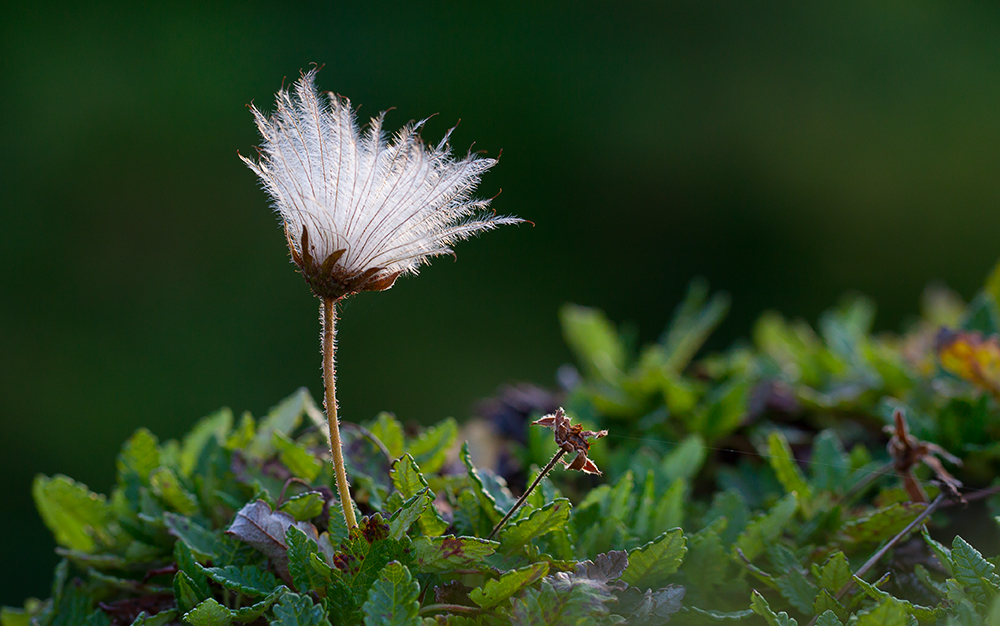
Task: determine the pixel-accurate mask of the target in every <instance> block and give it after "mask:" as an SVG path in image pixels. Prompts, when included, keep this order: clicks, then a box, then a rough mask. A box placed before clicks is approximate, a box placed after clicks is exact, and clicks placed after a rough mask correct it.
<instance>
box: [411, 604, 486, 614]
mask: <svg viewBox="0 0 1000 626" xmlns="http://www.w3.org/2000/svg"><path fill="white" fill-rule="evenodd" d="M482 612H483V610H482V609H481V608H479V607H475V606H465V605H462V604H428V605H427V606H422V607H420V614H421V615H428V614H430V613H465V614H466V615H476V614H478V613H482Z"/></svg>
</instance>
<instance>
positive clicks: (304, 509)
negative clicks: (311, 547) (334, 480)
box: [278, 491, 325, 522]
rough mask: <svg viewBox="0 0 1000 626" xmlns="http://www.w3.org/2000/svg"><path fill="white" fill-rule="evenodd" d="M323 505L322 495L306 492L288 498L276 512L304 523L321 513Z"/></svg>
mask: <svg viewBox="0 0 1000 626" xmlns="http://www.w3.org/2000/svg"><path fill="white" fill-rule="evenodd" d="M324 503H325V500H324V499H323V494H321V493H320V492H318V491H307V492H306V493H300V494H298V495H297V496H294V497H292V498H289V499H288V500H286V501H285V502H284V503H283V504H282V505H281V506H279V507H278V510H279V511H281V512H282V513H288V514H289V515H291V516H292V517H294V518H295V520H296V521H299V522H306V521H309V520H311V519H313V518H315V517H319V516H320V514H321V513H323V504H324Z"/></svg>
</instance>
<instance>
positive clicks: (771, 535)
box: [736, 492, 798, 561]
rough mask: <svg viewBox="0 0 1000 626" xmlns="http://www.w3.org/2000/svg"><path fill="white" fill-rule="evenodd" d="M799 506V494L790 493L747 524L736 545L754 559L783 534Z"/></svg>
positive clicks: (751, 559) (750, 558) (745, 554)
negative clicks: (765, 512)
mask: <svg viewBox="0 0 1000 626" xmlns="http://www.w3.org/2000/svg"><path fill="white" fill-rule="evenodd" d="M797 508H798V496H797V495H796V494H795V492H792V493H789V494H788V495H786V496H785V497H783V498H782V499H781V500H779V501H778V502H777V504H775V505H774V506H773V507H772V508H771V510H770V511H768V512H767V514H765V515H764V516H762V517H758V518H757V519H755V520H753V521H752V522H750V523H749V524H748V525H747V528H746V530H744V531H743V532H742V533H741V534H740V536H739V537H738V538H737V539H736V547H737V548H739V549H740V550H742V552H743V555H744V556H745V557H746V558H747V559H749V560H750V561H753V560H754V559H755V558H757V557H758V556H759V555H760V554H762V553H763V552H764V550H765V549H767V546H768V545H769V544H770V543H771V542H773V541H774V540H776V539H777V538H778V537H780V536H781V533H782V532H783V531H784V529H785V526H786V525H787V524H788V522H789V521H790V520H791V519H792V516H793V515H795V510H796V509H797Z"/></svg>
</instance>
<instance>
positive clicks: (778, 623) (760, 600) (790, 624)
mask: <svg viewBox="0 0 1000 626" xmlns="http://www.w3.org/2000/svg"><path fill="white" fill-rule="evenodd" d="M750 608H751V609H752V610H753V612H754V613H756V614H757V615H760V616H761V617H763V618H764V621H765V622H767V626H798V622H797V621H795V619H794V618H791V617H788V614H787V613H785V612H784V611H782V612H781V613H778V614H775V612H774V611H772V610H771V606H770V605H769V604H768V603H767V600H765V599H764V596H762V595H760V594H759V593H757V590H756V589H754V591H753V594H752V595H751V597H750Z"/></svg>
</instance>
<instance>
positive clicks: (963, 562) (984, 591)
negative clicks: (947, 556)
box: [951, 535, 1000, 605]
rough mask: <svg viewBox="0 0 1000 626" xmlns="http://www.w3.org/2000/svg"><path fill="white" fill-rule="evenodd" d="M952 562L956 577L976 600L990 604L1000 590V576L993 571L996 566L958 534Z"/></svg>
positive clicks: (952, 553) (952, 552) (952, 545)
mask: <svg viewBox="0 0 1000 626" xmlns="http://www.w3.org/2000/svg"><path fill="white" fill-rule="evenodd" d="M951 564H952V570H953V571H954V572H955V579H956V580H958V582H959V583H961V584H962V586H963V587H965V592H966V593H968V594H969V596H970V597H971V598H972V599H973V600H975V601H976V602H978V603H980V604H987V605H988V604H989V603H990V601H992V599H993V598H994V597H995V596H996V595H997V592H998V591H1000V576H998V575H997V574H996V573H995V572H994V571H993V570H994V569H995V566H994V565H993V564H992V563H990V562H989V561H987V560H986V559H984V558H983V555H982V554H981V553H980V552H979V551H978V550H976V549H975V548H973V547H972V546H971V545H969V543H968V542H967V541H966V540H965V539H962V537H960V536H958V535H955V539H954V541H952V544H951Z"/></svg>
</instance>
